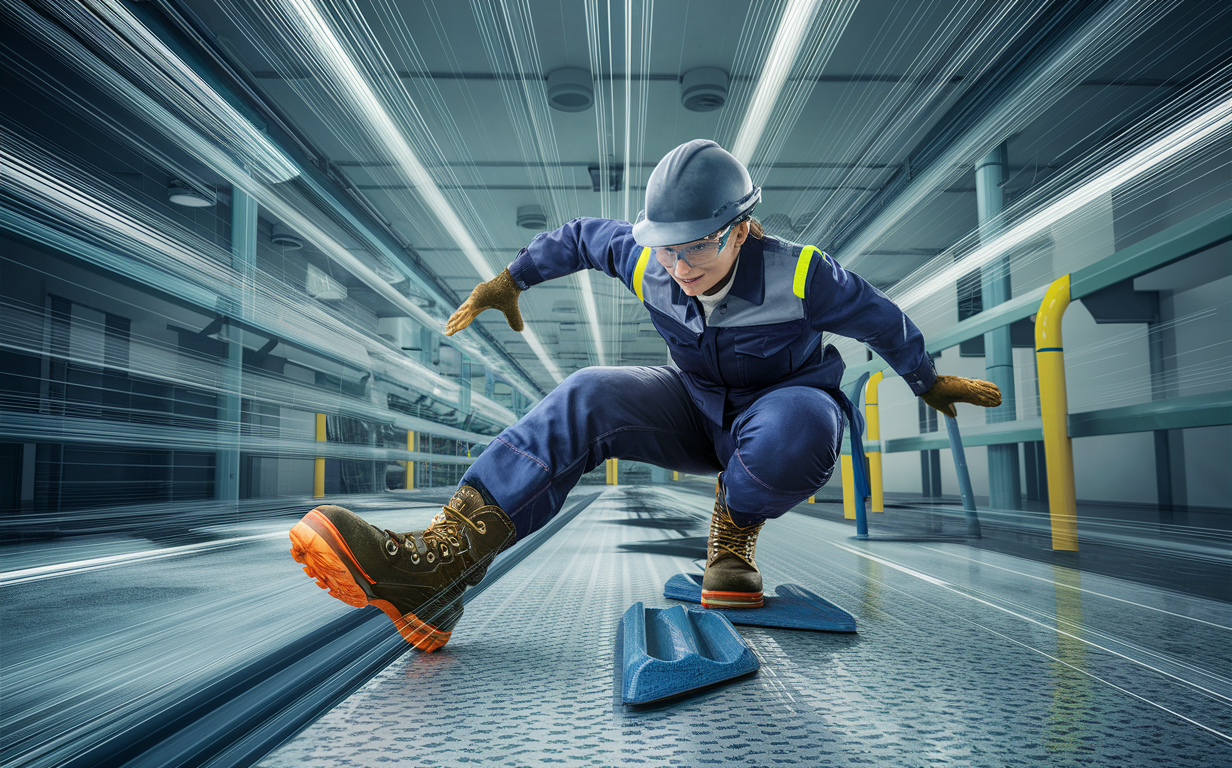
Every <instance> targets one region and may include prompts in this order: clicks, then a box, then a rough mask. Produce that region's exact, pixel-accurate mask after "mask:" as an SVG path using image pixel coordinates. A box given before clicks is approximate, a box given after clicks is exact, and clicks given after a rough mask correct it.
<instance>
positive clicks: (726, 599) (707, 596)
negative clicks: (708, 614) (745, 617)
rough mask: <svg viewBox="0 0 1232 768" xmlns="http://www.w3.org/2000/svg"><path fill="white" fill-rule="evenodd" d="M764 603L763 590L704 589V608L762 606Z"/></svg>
mask: <svg viewBox="0 0 1232 768" xmlns="http://www.w3.org/2000/svg"><path fill="white" fill-rule="evenodd" d="M762 605H763V600H762V593H761V592H719V591H717V590H713V589H703V590H702V607H703V608H761V607H762Z"/></svg>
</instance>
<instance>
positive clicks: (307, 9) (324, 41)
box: [284, 0, 564, 383]
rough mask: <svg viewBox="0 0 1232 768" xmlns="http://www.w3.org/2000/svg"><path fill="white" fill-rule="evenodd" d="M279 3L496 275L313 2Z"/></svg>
mask: <svg viewBox="0 0 1232 768" xmlns="http://www.w3.org/2000/svg"><path fill="white" fill-rule="evenodd" d="M284 3H285V4H286V5H287V7H288V8H290V9H291V10H292V11H294V12H295V14H296V15H297V16H298V18H299V20H300V21H301V22H302V24H303V31H304V33H305V34H306V35H307V37H308V39H309V40H311V42H312V43H313V44H314V45H315V46H316V49H317V53H318V54H319V56H320V59H321V61H322V62H323V63H324V64H325V65H326V66H327V67H328V68H329V70H330V72H331V73H332V74H333V76H334V77H335V78H336V79H337V80H338V81H339V83H340V85H341V88H340V91H341V92H342V93H344V94H346V95H347V97H348V98H349V99H350V100H351V104H352V106H353V107H354V108H355V110H356V111H357V112H358V115H359V122H360V123H362V124H363V125H365V126H366V127H367V129H368V131H369V133H370V135H371V137H372V139H373V141H375V142H377V143H378V144H380V145H381V146H382V147H383V148H384V149H385V151H386V152H388V153H389V155H390V157H391V158H392V159H393V161H394V162H395V163H396V164H397V166H398V168H399V169H400V170H401V171H402V173H403V174H404V175H405V176H406V178H407V181H408V182H410V184H411V186H412V187H413V188H414V189H415V191H416V192H417V193H418V195H419V197H420V198H421V199H422V200H423V202H424V204H426V205H427V206H428V208H429V209H431V211H432V212H433V214H435V215H436V217H437V219H438V220H439V221H440V224H441V226H443V227H444V228H445V231H446V232H447V233H448V234H449V236H450V237H451V238H453V240H454V242H455V243H457V245H458V247H459V248H460V249H461V250H462V253H463V254H464V255H465V256H466V258H467V260H468V261H470V263H471V266H472V267H474V269H475V271H476V272H478V273H479V276H480V278H482V279H483V280H485V281H486V280H491V279H492V278H494V277H496V274H497V273H496V270H495V269H493V268H492V265H491V264H490V263H488V260H487V259H486V258H484V256H483V254H482V253H480V251H479V246H478V245H476V243H475V241H474V239H473V238H472V237H471V235H470V232H469V231H468V230H467V228H466V226H465V225H464V224H463V223H462V220H461V219H460V218H458V215H457V213H455V212H454V210H453V206H451V205H450V204H449V201H448V200H446V199H445V196H444V195H443V194H441V190H440V188H439V187H437V186H436V182H434V181H433V180H432V177H431V175H430V174H429V173H428V169H427V168H424V166H423V163H421V162H420V161H419V157H418V156H417V155H416V154H415V152H414V150H412V149H411V147H410V145H409V144H408V143H407V142H406V139H405V138H404V137H403V136H402V131H401V130H400V129H399V128H398V126H397V125H396V124H395V123H394V121H393V119H392V118H390V116H389V113H387V112H386V111H385V108H384V107H383V106H382V105H381V102H380V100H379V99H378V98H377V96H376V94H375V93H374V92H373V90H372V88H371V87H370V86H369V85H368V81H367V80H365V79H364V77H363V75H361V74H360V72H359V70H358V69H357V68H356V66H355V63H354V62H353V61H351V58H350V56H348V55H347V53H346V50H345V49H344V48H343V47H342V44H341V43H340V42H339V41H338V38H337V37H335V35H334V33H333V30H332V29H330V27H329V25H328V24H327V23H326V21H325V18H324V17H323V16H322V15H321V13H320V11H318V9H317V7H316V5H315V4H314V3H312V2H311V0H284ZM522 335H523V336H524V337H525V338H526V342H527V344H529V345H530V348H531V350H532V351H534V353H535V355H536V356H538V358H539V360H540V361H541V362H542V363H543V366H544V367H545V368H546V369H547V371H548V374H549V375H550V376H551V377H552V378H553V379H554V380H555V381H556V382H557V383H560V382H561V381H564V376H563V375H562V374H561V372H560V368H559V367H557V365H556V363H555V362H554V361H553V360H552V358H551V356H550V355H549V354H548V351H547V349H546V348H545V347H544V346H543V343H542V342H541V341H539V338H538V337H537V336H536V335H535V332H534V331H532V330H531V329H530V327H529V325H528V326H527V327H526V328H525V330H523V332H522Z"/></svg>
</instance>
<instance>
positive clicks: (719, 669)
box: [621, 603, 760, 704]
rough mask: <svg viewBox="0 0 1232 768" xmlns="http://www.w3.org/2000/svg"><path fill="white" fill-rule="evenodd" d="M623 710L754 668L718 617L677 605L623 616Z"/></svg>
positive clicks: (752, 658)
mask: <svg viewBox="0 0 1232 768" xmlns="http://www.w3.org/2000/svg"><path fill="white" fill-rule="evenodd" d="M623 623H624V637H623V640H624V667H623V673H624V678H623V681H622V683H623V684H622V688H621V698H622V700H623V701H624V703H626V704H648V703H650V702H653V701H661V700H663V699H670V698H672V697H674V696H679V695H681V694H683V693H688V692H689V691H694V690H697V689H699V688H707V687H709V686H712V685H715V684H717V683H722V682H724V681H726V680H731V679H733V678H736V677H740V676H741V675H747V674H749V673H752V672H756V671H757V669H758V667H759V666H760V664H759V662H758V661H757V657H756V656H755V655H753V651H752V650H750V649H749V647H748V645H746V644H745V642H744V638H742V637H740V633H738V632H737V631H736V628H735V627H733V626H732V625H731V622H730V621H728V620H727V619H726V618H724V617H723V615H722V614H719V613H713V612H711V611H702V610H698V609H692V610H689V609H686V608H685V607H684V606H683V605H676V606H673V607H671V608H646V607H645V606H643V605H642V604H641V603H634V604H633V606H632V607H631V608H629V610H627V611H625V616H624V622H623Z"/></svg>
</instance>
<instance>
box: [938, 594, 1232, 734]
mask: <svg viewBox="0 0 1232 768" xmlns="http://www.w3.org/2000/svg"><path fill="white" fill-rule="evenodd" d="M960 618H961V617H960ZM965 621H968V622H970V623H971V624H974V625H975V626H977V627H980V628H981V629H983V630H986V631H987V632H991V633H992V634H994V635H996V636H997V637H1000V638H1002V639H1003V640H1008V641H1010V642H1011V643H1014V644H1015V645H1020V646H1022V647H1023V648H1026V649H1027V650H1030V651H1034V652H1036V653H1038V654H1039V655H1041V656H1043V657H1045V658H1047V659H1050V660H1051V661H1055V662H1056V663H1058V664H1062V665H1064V666H1066V667H1069V668H1070V669H1072V670H1074V671H1075V672H1079V673H1081V674H1084V675H1086V676H1087V677H1089V678H1091V679H1092V680H1097V681H1099V682H1101V683H1103V684H1104V685H1107V686H1108V687H1109V688H1113V689H1115V690H1117V691H1120V692H1121V693H1124V694H1127V695H1129V696H1132V697H1134V698H1135V699H1138V700H1139V701H1143V702H1146V703H1147V704H1150V705H1151V706H1153V707H1158V708H1159V709H1162V710H1163V711H1164V712H1167V713H1168V714H1170V715H1175V716H1176V717H1179V718H1180V719H1182V720H1184V721H1185V722H1187V723H1190V724H1192V725H1196V726H1198V727H1199V728H1201V729H1203V730H1206V731H1210V732H1211V733H1213V734H1215V735H1216V736H1218V737H1219V738H1221V739H1223V740H1225V741H1232V735H1229V734H1226V733H1224V732H1223V731H1217V730H1215V729H1214V728H1211V727H1210V726H1209V725H1205V724H1203V723H1200V722H1198V721H1197V720H1194V719H1193V718H1192V717H1186V716H1185V715H1182V714H1181V713H1180V712H1177V711H1175V710H1172V709H1168V708H1167V707H1165V706H1164V705H1163V704H1160V703H1158V702H1155V701H1151V700H1150V699H1148V698H1146V697H1145V696H1142V695H1140V694H1137V693H1134V692H1133V691H1131V690H1129V689H1127V688H1122V687H1121V686H1119V685H1117V684H1116V683H1114V682H1111V681H1109V680H1105V679H1104V678H1102V677H1100V676H1099V675H1095V674H1092V673H1090V672H1088V671H1086V670H1085V669H1081V668H1079V667H1076V666H1074V665H1073V664H1070V663H1069V662H1068V661H1063V660H1061V659H1059V658H1057V657H1056V656H1053V655H1052V654H1050V653H1047V652H1045V651H1042V650H1040V649H1039V648H1035V647H1033V646H1030V645H1027V644H1026V643H1024V642H1021V641H1019V640H1015V639H1014V638H1012V637H1009V636H1007V635H1005V634H1003V633H1001V632H998V631H997V630H995V629H992V628H991V627H985V626H984V625H983V624H980V623H979V622H975V621H971V620H970V619H965Z"/></svg>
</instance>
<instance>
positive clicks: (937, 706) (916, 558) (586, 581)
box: [261, 486, 1232, 768]
mask: <svg viewBox="0 0 1232 768" xmlns="http://www.w3.org/2000/svg"><path fill="white" fill-rule="evenodd" d="M711 504H712V500H711V498H709V497H707V496H705V495H702V494H699V493H696V492H693V491H686V490H679V489H671V488H668V487H664V486H645V487H620V488H613V489H607V490H605V491H604V492H603V495H602V496H600V497H599V499H598V500H597V501H595V502H594V503H592V504H591V505H590V506H589V507H588V508H587V509H585V510H584V511H583V512H582V513H581V514H580V515H579V516H578V517H577V518H575V519H574V520H572V521H571V522H569V523H568V524H567V525H566V526H565V527H564V528H563V529H562V530H561V531H560V532H559V533H557V534H556V535H555V536H554V537H552V539H550V540H549V541H547V542H546V543H544V544H543V545H542V546H541V547H540V548H539V549H538V550H536V551H534V552H533V553H532V554H531V555H530V556H529V557H527V558H526V559H525V560H523V561H522V562H521V563H519V564H518V565H517V566H516V567H514V568H513V570H511V571H510V572H509V573H507V574H506V575H505V576H504V577H503V578H501V579H500V580H499V581H497V582H496V583H494V584H493V585H491V586H490V587H489V588H488V589H487V590H486V591H485V592H484V593H482V594H481V595H480V596H478V597H477V598H476V599H475V600H473V601H472V602H471V603H470V604H469V605H468V606H467V609H466V611H467V615H466V617H464V618H463V621H462V623H461V624H460V625H459V627H458V628H457V629H456V630H455V632H454V636H453V639H452V641H451V642H450V644H449V645H448V646H447V647H446V648H445V649H444V650H443V651H441V652H438V653H435V654H430V655H424V654H418V653H407V654H405V655H404V656H402V657H400V658H399V659H398V660H397V661H395V662H394V663H393V664H392V665H390V666H389V667H388V668H386V669H385V670H384V671H383V672H382V673H380V674H379V675H378V676H377V677H376V678H374V679H373V680H371V681H370V682H369V683H368V684H367V685H365V686H364V687H363V688H362V689H360V690H359V691H358V692H356V693H355V694H353V695H352V696H351V697H350V698H349V699H347V700H346V701H344V702H343V703H342V704H341V705H340V706H338V707H336V708H335V709H334V710H332V711H331V712H329V713H328V714H327V715H326V716H324V717H323V718H321V719H320V720H319V721H318V722H316V723H315V724H314V725H312V726H311V727H310V728H309V729H307V730H306V731H304V732H303V733H301V734H300V735H299V736H298V737H297V738H295V739H293V740H292V741H290V742H288V743H287V744H285V745H284V746H283V747H282V748H280V749H279V750H278V751H276V752H274V753H273V754H271V755H269V756H268V757H267V758H266V759H265V760H264V761H263V762H262V763H261V765H262V766H265V768H274V767H275V766H305V765H316V766H368V765H373V766H375V765H389V764H395V763H399V762H401V763H405V764H408V765H411V764H414V765H423V766H437V765H485V766H486V765H493V766H523V765H525V766H539V765H579V766H591V765H593V766H604V765H719V766H722V765H739V766H762V765H764V766H778V765H807V766H847V765H861V766H868V765H874V766H924V765H945V766H963V765H971V766H1019V765H1022V766H1027V765H1031V766H1035V765H1047V766H1054V765H1057V766H1067V765H1082V766H1116V767H1117V768H1125V767H1127V766H1147V765H1149V766H1158V767H1160V768H1162V767H1165V766H1168V767H1171V766H1203V767H1210V766H1223V765H1232V606H1229V605H1228V604H1227V603H1223V602H1218V601H1212V600H1207V599H1204V598H1198V597H1191V596H1187V595H1183V594H1180V593H1176V592H1170V591H1167V590H1164V589H1159V588H1155V587H1151V586H1145V585H1142V584H1137V583H1133V582H1128V581H1122V580H1119V579H1116V578H1111V577H1108V576H1101V575H1094V574H1089V573H1079V572H1077V571H1075V570H1072V569H1069V568H1066V567H1062V566H1057V565H1049V564H1045V563H1040V562H1035V561H1031V560H1027V559H1022V558H1017V557H1013V556H1010V555H1005V554H1001V553H997V552H990V551H983V550H979V549H975V548H972V547H968V546H966V545H963V544H936V543H903V542H856V541H853V540H852V539H850V538H849V537H850V535H851V533H852V529H851V528H850V527H848V526H844V525H842V524H839V523H836V522H830V521H827V520H821V519H816V518H815V517H810V516H806V515H801V514H794V513H788V514H787V515H786V516H784V517H783V518H781V519H779V520H777V521H774V522H772V523H770V524H769V525H767V527H766V528H765V530H764V532H763V534H762V537H761V540H760V542H759V544H758V562H759V564H760V566H761V569H762V571H763V573H764V574H765V577H766V582H767V585H768V586H770V585H776V584H779V583H784V582H790V583H796V584H800V585H803V586H804V587H806V588H808V589H811V590H813V591H815V592H817V593H818V594H820V595H822V596H823V597H826V598H827V599H829V600H831V601H833V602H835V603H837V604H839V605H840V606H842V607H844V608H846V609H847V610H849V611H850V612H851V613H852V614H854V615H855V616H856V618H857V620H858V621H859V627H860V632H859V634H858V635H855V636H852V635H828V634H822V633H810V632H793V631H787V630H772V629H757V628H749V627H739V628H738V629H739V631H740V632H741V634H742V635H743V636H744V638H745V639H746V640H747V641H748V643H749V645H750V646H751V647H752V648H753V650H754V651H755V652H756V654H757V655H758V657H759V658H760V660H761V664H762V666H761V670H760V671H759V672H758V673H756V674H755V675H753V676H751V677H747V678H744V679H741V680H738V681H736V682H734V683H732V684H730V685H727V686H725V687H720V688H716V689H711V690H709V691H706V692H704V693H701V694H699V695H696V696H693V697H691V698H686V699H683V700H679V701H677V702H675V703H672V704H668V705H662V706H658V707H654V708H649V709H634V708H629V707H626V706H624V705H622V704H621V702H620V695H619V683H618V680H617V674H616V673H617V670H618V665H619V656H618V654H619V652H620V648H619V646H618V639H617V638H618V632H617V630H618V627H619V622H620V618H621V615H622V614H623V612H624V611H625V609H627V608H628V607H629V606H630V605H631V604H633V603H634V602H636V601H639V600H640V601H643V602H644V603H645V604H646V605H647V606H648V607H657V606H665V605H668V604H670V602H671V601H667V600H665V599H664V598H663V597H662V589H663V584H664V582H665V581H666V580H667V579H668V577H669V576H671V575H672V574H673V573H677V572H696V571H697V570H699V566H700V563H701V562H702V561H701V560H700V558H704V552H705V538H704V537H705V533H706V523H707V521H708V519H709V514H710V507H711ZM303 589H312V587H311V584H310V583H309V582H307V580H305V584H304V587H303ZM318 594H319V593H318ZM318 602H319V603H321V605H320V606H319V609H320V610H321V611H322V613H330V614H333V613H334V612H335V611H336V610H337V605H335V604H334V603H336V601H331V600H328V599H327V598H326V597H325V596H324V595H323V594H320V599H319V600H318ZM297 605H298V606H299V607H300V608H301V609H304V610H313V609H309V608H307V607H306V604H305V603H303V602H299V601H297ZM306 620H307V619H305V621H306Z"/></svg>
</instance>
